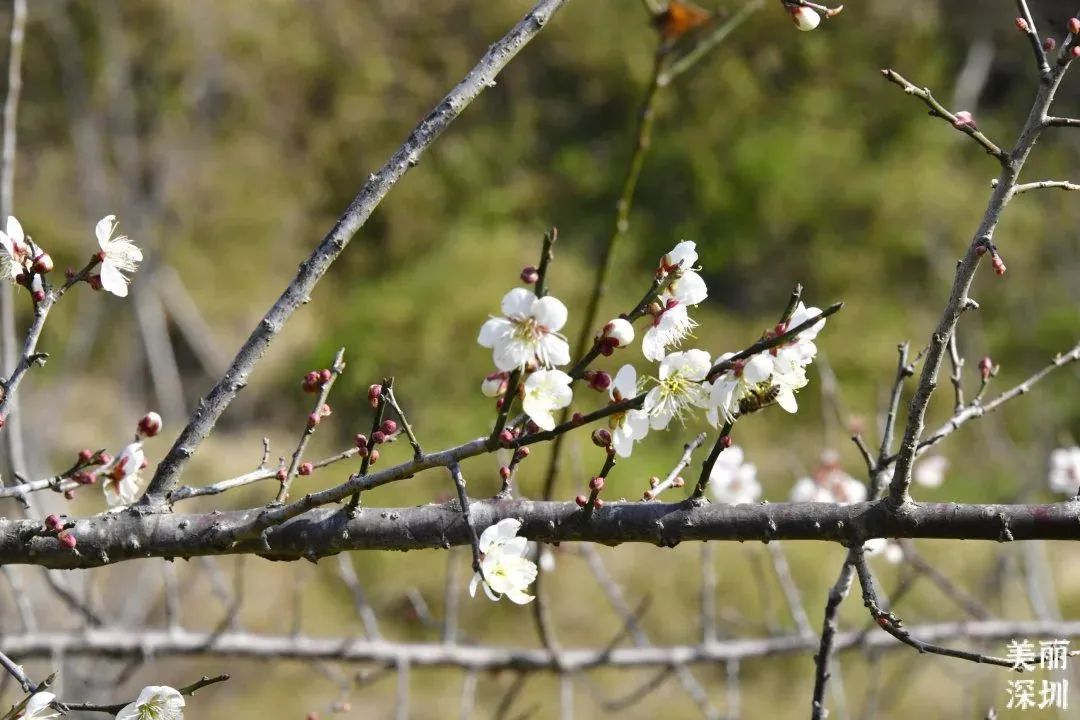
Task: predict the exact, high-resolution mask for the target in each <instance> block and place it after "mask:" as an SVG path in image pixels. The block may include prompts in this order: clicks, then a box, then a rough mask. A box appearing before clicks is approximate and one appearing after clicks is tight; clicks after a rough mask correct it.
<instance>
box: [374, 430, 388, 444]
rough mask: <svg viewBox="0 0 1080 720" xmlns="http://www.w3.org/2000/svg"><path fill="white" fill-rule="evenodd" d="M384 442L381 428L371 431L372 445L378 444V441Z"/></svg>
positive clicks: (384, 434)
mask: <svg viewBox="0 0 1080 720" xmlns="http://www.w3.org/2000/svg"><path fill="white" fill-rule="evenodd" d="M384 442H386V433H384V432H383V431H382V430H376V431H375V432H373V433H371V444H372V445H379V444H380V443H384Z"/></svg>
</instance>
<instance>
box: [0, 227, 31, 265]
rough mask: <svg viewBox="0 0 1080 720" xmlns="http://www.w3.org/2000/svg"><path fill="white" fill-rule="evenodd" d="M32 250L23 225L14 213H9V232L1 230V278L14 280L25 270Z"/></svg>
mask: <svg viewBox="0 0 1080 720" xmlns="http://www.w3.org/2000/svg"><path fill="white" fill-rule="evenodd" d="M30 252H31V251H30V243H28V242H27V241H26V235H25V233H23V229H22V225H20V224H19V221H18V220H16V219H15V216H14V215H8V219H7V232H3V231H0V278H6V279H8V280H14V279H15V277H16V276H17V275H19V273H22V272H25V271H26V263H27V262H28V261H29V260H30Z"/></svg>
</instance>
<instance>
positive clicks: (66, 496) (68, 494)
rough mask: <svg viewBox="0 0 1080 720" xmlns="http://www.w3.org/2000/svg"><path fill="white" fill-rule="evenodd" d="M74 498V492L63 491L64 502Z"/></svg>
mask: <svg viewBox="0 0 1080 720" xmlns="http://www.w3.org/2000/svg"><path fill="white" fill-rule="evenodd" d="M74 497H75V491H74V490H65V491H64V499H65V500H71V499H72V498H74Z"/></svg>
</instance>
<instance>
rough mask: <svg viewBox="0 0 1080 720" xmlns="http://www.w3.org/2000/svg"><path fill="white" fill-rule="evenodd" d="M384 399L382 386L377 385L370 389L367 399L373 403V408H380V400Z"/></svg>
mask: <svg viewBox="0 0 1080 720" xmlns="http://www.w3.org/2000/svg"><path fill="white" fill-rule="evenodd" d="M380 397H382V385H379V384H378V383H375V384H374V385H372V386H371V387H369V388H368V391H367V399H368V402H370V403H371V407H373V408H374V407H379V398H380Z"/></svg>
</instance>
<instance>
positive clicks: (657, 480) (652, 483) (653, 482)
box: [649, 475, 660, 488]
mask: <svg viewBox="0 0 1080 720" xmlns="http://www.w3.org/2000/svg"><path fill="white" fill-rule="evenodd" d="M659 484H660V478H658V477H656V476H655V475H653V476H652V477H651V478H649V487H651V488H654V487H656V486H657V485H659Z"/></svg>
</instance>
